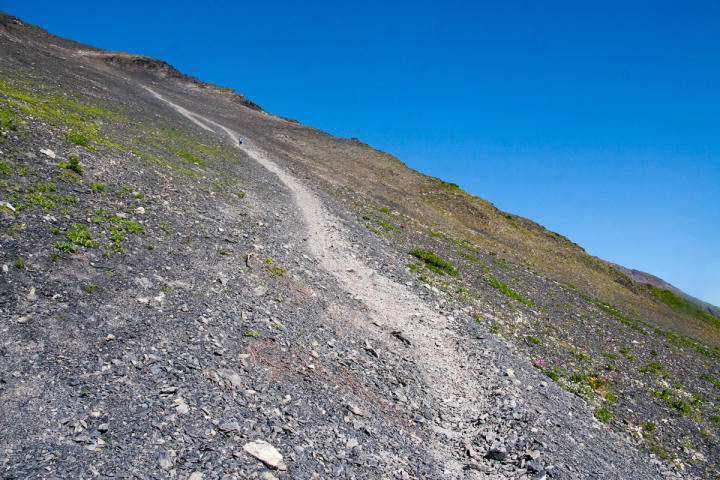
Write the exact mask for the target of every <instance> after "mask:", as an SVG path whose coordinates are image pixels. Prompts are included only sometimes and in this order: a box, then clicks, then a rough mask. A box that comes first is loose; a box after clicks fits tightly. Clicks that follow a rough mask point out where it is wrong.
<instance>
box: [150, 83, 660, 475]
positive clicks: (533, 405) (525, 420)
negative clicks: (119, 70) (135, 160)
mask: <svg viewBox="0 0 720 480" xmlns="http://www.w3.org/2000/svg"><path fill="white" fill-rule="evenodd" d="M145 88H147V87H145ZM147 89H148V90H149V91H150V92H151V93H152V94H153V95H154V96H155V97H156V98H158V99H160V100H162V101H163V102H165V103H167V104H168V105H170V106H171V107H172V108H174V109H175V110H176V111H177V112H178V113H180V114H181V115H183V116H185V117H186V118H188V119H189V120H191V121H192V122H194V123H195V124H197V125H198V126H200V127H202V128H203V129H205V130H208V131H213V132H215V133H222V132H224V133H225V134H227V135H228V136H229V137H230V141H231V142H232V143H233V144H234V145H235V146H236V148H241V149H242V150H243V151H244V152H246V153H247V154H248V155H249V156H250V157H251V158H253V159H254V160H255V161H257V162H258V163H259V164H260V165H262V166H263V167H264V168H266V169H267V170H269V171H270V172H272V173H274V174H275V175H277V177H278V178H279V180H280V181H281V182H282V183H283V184H284V185H285V186H286V187H287V188H288V190H289V191H290V192H291V193H292V196H293V198H294V203H295V205H296V207H297V208H298V210H299V211H300V213H301V215H302V218H303V222H304V227H305V229H306V233H307V250H308V253H309V254H310V255H311V256H312V257H314V258H315V260H316V261H317V263H318V265H319V266H320V267H321V268H323V269H324V270H326V271H327V272H328V273H330V274H331V275H332V276H333V277H334V278H335V279H336V280H337V281H338V283H339V284H340V285H341V286H342V288H343V289H344V290H345V291H346V292H347V293H349V294H350V296H352V297H353V298H355V299H361V300H362V301H363V303H364V304H365V306H366V307H367V309H368V312H367V314H366V315H358V314H357V312H353V311H352V310H351V307H349V306H347V305H343V304H342V302H338V305H334V306H333V307H334V308H337V309H338V311H339V313H340V314H341V315H343V317H344V318H346V319H347V321H348V322H350V323H352V324H353V325H354V326H355V327H356V328H357V330H358V331H360V332H367V336H368V337H372V338H374V339H375V341H387V340H386V339H387V337H388V335H385V337H382V335H381V334H382V333H383V332H384V333H387V332H388V331H393V330H398V331H401V332H402V334H403V335H404V336H405V337H406V338H407V339H408V340H409V341H410V342H411V349H410V350H411V352H412V353H410V356H411V358H412V362H413V363H414V364H415V365H416V367H417V369H418V372H419V374H420V375H421V377H422V378H423V383H424V386H423V388H422V390H423V391H424V392H425V393H426V394H427V396H428V398H429V399H430V400H431V403H432V407H431V408H432V410H433V411H432V419H431V420H430V421H429V422H428V423H427V425H430V428H431V429H432V430H433V431H434V432H435V435H433V439H434V440H433V442H432V444H430V445H427V446H426V447H427V451H428V452H431V454H432V455H433V457H434V461H435V462H436V463H437V465H438V466H439V467H440V468H439V470H440V471H442V472H443V473H444V474H443V478H447V479H458V478H465V479H471V478H472V479H476V478H530V477H516V476H515V475H514V474H513V473H512V472H511V471H509V470H508V468H507V467H508V465H505V464H504V463H503V462H502V461H496V460H498V458H494V459H491V460H488V456H490V457H492V455H491V454H490V453H491V452H493V451H494V450H493V449H494V448H499V449H500V452H501V453H500V454H498V455H504V454H503V453H502V452H504V451H505V450H504V448H505V447H504V445H508V448H513V447H511V446H510V445H514V442H515V441H517V439H518V438H519V437H520V438H533V437H534V438H536V439H542V442H541V444H542V445H544V448H543V450H545V449H547V450H548V451H546V452H545V453H546V454H547V455H548V456H547V457H546V458H545V460H546V461H556V462H557V461H558V460H561V461H562V462H563V463H564V464H565V465H566V466H565V467H564V468H563V470H564V469H565V468H567V470H568V471H569V472H567V473H566V474H561V472H559V471H557V470H555V474H554V475H553V476H554V477H556V478H586V477H585V476H583V475H588V476H587V478H607V477H606V475H609V474H610V472H614V474H617V475H619V477H618V478H621V477H624V476H626V478H630V477H629V476H634V477H635V478H644V479H648V478H657V477H656V475H657V471H656V470H655V471H654V468H653V467H651V466H650V465H649V462H648V459H647V457H644V456H643V455H642V454H640V453H639V452H637V451H636V450H635V448H634V447H632V446H631V445H630V444H629V443H628V442H627V440H624V439H621V438H620V437H618V436H616V435H615V434H614V433H612V432H610V431H608V430H604V431H603V432H602V433H599V431H598V430H599V429H601V427H600V425H599V423H598V422H597V421H595V420H594V419H593V418H592V414H591V413H590V412H588V410H587V408H586V407H585V406H584V405H582V404H581V402H580V401H579V400H577V399H574V398H572V397H571V396H568V395H567V394H566V393H565V392H563V391H561V390H560V388H559V387H556V386H554V385H549V386H548V384H547V382H543V381H541V380H540V379H538V377H536V376H535V373H536V372H534V371H531V370H532V369H529V368H527V367H526V366H525V365H524V364H522V365H521V363H522V362H520V363H518V361H515V360H513V358H515V356H516V353H513V352H511V351H510V350H508V348H507V347H506V346H503V345H500V343H501V342H497V341H496V340H494V339H486V340H485V341H484V342H482V343H479V342H478V341H476V340H473V339H470V338H468V337H467V335H464V334H460V333H458V332H459V331H461V329H458V328H456V325H455V323H456V320H455V319H453V318H452V317H451V316H445V315H442V314H440V313H439V312H437V311H435V310H434V309H432V308H431V307H430V306H429V304H428V302H426V301H425V300H423V299H422V298H420V297H418V295H417V294H416V293H414V292H413V291H412V290H411V289H410V288H409V287H408V286H406V285H404V284H401V283H398V282H396V281H393V280H391V279H389V278H387V277H385V276H383V275H380V274H378V272H376V271H375V270H374V269H372V268H370V267H368V266H367V265H366V264H365V263H364V262H363V260H362V258H359V256H358V254H357V253H356V248H354V247H353V244H352V242H351V241H350V240H349V238H348V237H347V236H346V235H345V234H344V229H343V222H342V220H341V219H340V218H338V217H337V216H336V215H334V214H333V213H332V212H331V211H330V210H328V208H326V207H325V206H324V205H323V204H322V202H321V201H320V200H319V199H318V197H317V196H316V195H314V194H313V193H312V192H311V191H310V190H309V189H308V188H307V187H306V186H304V185H303V184H302V183H301V182H300V181H298V180H297V179H296V178H295V177H294V176H292V175H291V174H290V173H288V172H287V171H285V170H284V169H283V168H281V167H280V166H279V165H278V163H276V162H275V161H274V160H273V158H272V155H271V154H270V153H269V152H266V151H264V150H263V149H262V148H261V147H260V146H258V145H256V144H255V143H254V142H253V141H252V139H246V140H245V141H244V143H243V145H242V147H240V146H239V145H237V138H238V136H239V135H238V133H237V132H235V131H233V130H231V129H229V128H227V127H225V126H224V125H221V124H219V123H217V122H214V121H212V120H210V119H208V118H206V117H204V116H202V115H199V114H197V113H195V112H191V111H189V110H187V109H185V108H183V107H180V106H178V105H176V104H174V103H172V102H171V101H169V100H167V99H165V98H164V97H162V96H161V95H159V94H157V93H155V92H154V91H152V90H150V89H149V88H147ZM378 327H379V329H380V331H379V332H378ZM388 348H390V349H392V348H393V346H392V345H389V344H388ZM513 365H514V366H515V367H514V368H515V369H517V370H518V372H517V374H516V372H515V371H513V368H511V366H513ZM539 404H542V405H543V407H539V406H538V405H539ZM573 412H576V413H573ZM598 435H600V436H599V437H598ZM601 438H602V439H603V441H598V440H600V439H601ZM478 439H481V440H480V442H479V443H478ZM511 439H514V440H511ZM530 443H531V444H532V445H536V444H535V443H534V441H531V442H530ZM473 445H474V446H475V447H474V448H478V447H479V448H480V449H481V451H475V450H474V449H473ZM527 448H537V447H532V446H529V447H527ZM631 451H632V452H634V453H632V458H633V459H634V460H632V461H631V460H630V452H631ZM486 453H488V455H487V456H485V454H486ZM545 453H543V455H545ZM521 455H522V453H521ZM517 458H518V459H519V458H520V457H517ZM534 458H536V457H534ZM623 458H624V460H623ZM553 459H554V460H553ZM518 461H519V460H518ZM523 461H524V460H523ZM468 466H472V468H468ZM539 468H542V467H539ZM521 471H524V470H522V469H521ZM573 471H574V473H570V472H573ZM581 471H582V472H585V473H584V474H582V475H580V476H577V475H578V474H579V472H581ZM543 472H544V470H543V471H541V472H540V473H538V476H537V478H545V477H544V476H543V475H544V473H543ZM528 473H529V472H528ZM566 475H569V476H566ZM668 475H670V474H669V473H667V472H666V476H668ZM532 478H535V477H532Z"/></svg>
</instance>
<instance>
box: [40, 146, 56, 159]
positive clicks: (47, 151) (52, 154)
mask: <svg viewBox="0 0 720 480" xmlns="http://www.w3.org/2000/svg"><path fill="white" fill-rule="evenodd" d="M40 153H42V154H43V155H45V156H46V157H50V158H52V159H53V160H54V159H55V152H53V151H52V150H50V149H49V148H43V149H41V150H40Z"/></svg>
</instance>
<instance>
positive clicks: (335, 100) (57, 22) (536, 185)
mask: <svg viewBox="0 0 720 480" xmlns="http://www.w3.org/2000/svg"><path fill="white" fill-rule="evenodd" d="M0 5H2V6H1V7H0V9H2V10H4V11H6V12H8V13H10V14H13V15H16V16H19V17H21V18H23V19H24V20H25V21H27V22H29V23H32V24H35V25H39V26H41V27H43V28H45V29H46V30H48V31H50V32H51V33H54V34H56V35H60V36H63V37H67V38H71V39H74V40H78V41H81V42H84V43H88V44H92V45H95V46H98V47H101V48H105V49H108V50H123V51H127V52H131V53H138V54H144V55H148V56H152V57H156V58H160V59H163V60H166V61H167V62H169V63H171V64H172V65H174V66H175V67H177V68H178V69H179V70H181V71H183V72H185V73H188V74H190V75H193V76H196V77H199V78H200V79H202V80H205V81H208V82H212V83H216V84H220V85H224V86H227V87H232V88H234V89H235V90H237V91H238V92H241V93H243V94H244V95H246V96H247V97H248V98H250V99H251V100H253V101H255V102H256V103H258V104H259V105H260V106H262V107H263V108H265V109H266V110H267V111H269V112H271V113H274V114H277V115H282V116H287V117H292V118H296V119H298V120H299V121H301V122H303V123H305V124H309V125H312V126H315V127H318V128H320V129H322V130H325V131H327V132H329V133H332V134H335V135H338V136H341V137H359V138H360V139H361V140H363V141H365V142H367V143H369V144H371V145H373V146H375V147H377V148H379V149H381V150H384V151H387V152H389V153H392V154H394V155H396V156H397V157H399V158H400V159H401V160H402V161H403V162H405V163H406V164H407V165H409V166H410V167H412V168H415V169H417V170H420V171H422V172H424V173H427V174H429V175H433V176H437V177H441V178H443V179H444V180H447V181H450V182H455V183H457V184H459V185H460V186H461V187H463V188H464V189H465V190H467V191H468V192H470V193H473V194H476V195H479V196H481V197H483V198H485V199H487V200H490V201H491V202H493V203H495V205H497V206H498V208H500V209H502V210H506V211H509V212H512V213H515V214H519V215H523V216H525V217H528V218H530V219H532V220H535V221H537V222H539V223H541V224H542V225H544V226H546V227H547V228H549V229H550V230H553V231H556V232H558V233H561V234H563V235H565V236H567V237H568V238H570V239H571V240H573V241H575V242H577V243H579V244H580V245H582V246H583V247H584V248H585V249H586V250H587V251H588V252H589V253H591V254H593V255H597V256H599V257H601V258H604V259H607V260H610V261H613V262H616V263H620V264H622V265H625V266H627V267H631V268H637V269H640V270H644V271H647V272H649V273H652V274H655V275H658V276H660V277H662V278H664V279H665V280H667V281H669V282H670V283H673V284H674V285H676V286H677V287H679V288H681V289H683V290H685V291H687V292H688V293H691V294H693V295H696V296H697V297H699V298H701V299H703V300H706V301H709V302H712V303H714V304H716V305H720V253H719V251H718V250H719V248H718V246H719V245H720V2H713V1H697V2H694V1H685V2H677V1H676V2H663V1H647V2H631V1H623V2H612V1H610V2H608V1H598V2H576V1H567V2H555V1H543V2H533V1H521V2H514V1H502V2H492V3H491V2H487V3H485V2H477V1H466V2H454V1H445V2H436V1H433V2H429V1H413V2H409V1H408V2H395V3H393V2H384V1H383V2H375V1H368V2H357V3H354V4H353V3H351V2H339V1H337V0H334V1H317V2H313V1H308V2H297V1H293V2H290V1H287V2H273V1H264V2H257V1H254V2H229V1H228V2H224V1H212V0H209V1H202V2H199V1H195V2H185V1H179V2H166V3H165V2H148V1H144V2H134V1H126V2H95V1H94V2H82V1H78V2H55V1H53V2H45V1H31V0H28V1H25V2H18V1H13V2H7V1H1V2H0Z"/></svg>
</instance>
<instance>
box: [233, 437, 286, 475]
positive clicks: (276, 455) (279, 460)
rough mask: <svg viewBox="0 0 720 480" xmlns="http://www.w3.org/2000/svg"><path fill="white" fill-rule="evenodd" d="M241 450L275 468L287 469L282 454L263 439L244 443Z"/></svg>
mask: <svg viewBox="0 0 720 480" xmlns="http://www.w3.org/2000/svg"><path fill="white" fill-rule="evenodd" d="M243 451H245V452H246V453H247V454H249V455H250V456H252V457H255V458H257V459H258V460H260V461H261V462H263V463H264V464H265V465H267V466H268V467H271V468H276V469H278V470H287V466H286V465H285V463H284V462H283V456H282V455H281V454H280V452H278V451H277V449H276V448H275V447H273V446H272V445H270V444H269V443H268V442H266V441H264V440H256V441H254V442H250V443H246V444H245V446H243Z"/></svg>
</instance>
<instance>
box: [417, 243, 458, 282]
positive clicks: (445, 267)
mask: <svg viewBox="0 0 720 480" xmlns="http://www.w3.org/2000/svg"><path fill="white" fill-rule="evenodd" d="M409 253H410V255H412V256H413V257H416V258H419V259H420V260H422V261H423V262H425V265H426V266H427V267H428V268H429V269H430V270H432V271H433V272H435V273H439V274H440V275H445V274H446V273H447V274H449V275H453V276H455V275H457V274H458V271H457V269H456V268H455V267H454V266H453V265H452V264H451V263H449V262H447V261H446V260H444V259H443V258H442V257H439V256H438V255H435V254H434V253H433V252H428V251H427V250H421V249H419V248H414V249H412V250H410V252H409Z"/></svg>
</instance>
